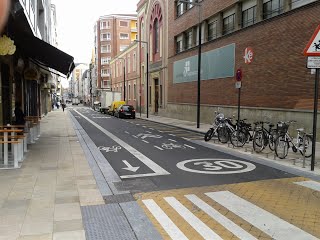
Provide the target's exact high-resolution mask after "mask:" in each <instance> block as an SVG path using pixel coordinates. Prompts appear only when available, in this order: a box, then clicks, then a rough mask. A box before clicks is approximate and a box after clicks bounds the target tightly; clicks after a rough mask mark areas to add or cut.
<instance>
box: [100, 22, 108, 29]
mask: <svg viewBox="0 0 320 240" xmlns="http://www.w3.org/2000/svg"><path fill="white" fill-rule="evenodd" d="M108 28H110V22H109V21H102V22H100V29H108Z"/></svg>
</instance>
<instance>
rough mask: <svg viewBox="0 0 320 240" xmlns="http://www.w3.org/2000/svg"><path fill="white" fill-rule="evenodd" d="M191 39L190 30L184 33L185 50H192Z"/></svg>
mask: <svg viewBox="0 0 320 240" xmlns="http://www.w3.org/2000/svg"><path fill="white" fill-rule="evenodd" d="M192 38H193V33H192V29H191V30H189V31H187V32H186V33H185V49H189V48H192Z"/></svg>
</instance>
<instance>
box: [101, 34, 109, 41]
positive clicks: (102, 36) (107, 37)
mask: <svg viewBox="0 0 320 240" xmlns="http://www.w3.org/2000/svg"><path fill="white" fill-rule="evenodd" d="M100 39H101V41H107V40H111V33H101V38H100Z"/></svg>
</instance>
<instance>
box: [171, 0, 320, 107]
mask: <svg viewBox="0 0 320 240" xmlns="http://www.w3.org/2000/svg"><path fill="white" fill-rule="evenodd" d="M204 2H212V4H213V3H214V2H216V1H204ZM220 2H222V1H220ZM223 2H233V1H223ZM213 5H214V4H213ZM212 7H213V8H214V6H212ZM169 9H170V8H169ZM205 9H206V11H207V12H208V11H209V9H207V8H205ZM170 11H172V10H170ZM190 14H191V11H190ZM194 14H197V11H194ZM172 15H173V14H169V22H170V20H171V21H174V19H170V18H172ZM319 16H320V3H319V2H317V3H315V4H311V5H309V6H305V7H302V8H300V9H296V10H292V11H290V12H288V13H285V14H283V15H281V16H277V17H274V18H272V19H269V20H266V21H263V22H260V23H258V24H255V25H254V26H251V27H248V28H247V29H242V30H239V31H236V32H234V33H232V34H229V35H227V36H224V37H222V38H219V39H217V40H215V41H213V42H211V43H207V44H204V45H203V48H202V52H205V51H210V50H212V49H216V48H219V47H221V46H225V45H228V44H231V43H235V46H236V55H235V57H236V59H235V62H236V64H235V67H236V69H237V68H238V67H240V66H241V67H242V70H243V81H242V83H243V87H242V89H241V105H243V106H248V107H266V108H289V109H294V108H300V106H301V102H304V101H309V100H313V92H314V75H311V74H310V70H308V69H306V57H304V56H303V55H302V51H303V49H304V47H305V46H306V44H307V42H308V41H309V39H310V37H311V36H312V33H313V31H314V30H315V28H316V27H317V25H318V24H319ZM191 19H192V17H190V16H189V17H184V15H183V16H181V17H180V18H178V19H177V20H176V21H174V22H179V24H180V25H183V26H185V28H184V29H187V28H188V24H189V22H190V21H191ZM170 26H175V24H169V55H170V56H172V57H171V58H170V59H169V96H168V101H169V102H171V103H192V104H195V103H196V98H197V82H191V83H179V84H173V81H172V78H173V63H174V61H177V60H180V59H184V58H187V57H190V56H193V55H197V48H196V49H194V50H190V51H187V52H184V53H181V54H178V55H176V56H175V55H174V35H176V33H180V32H183V27H182V26H175V27H174V28H171V27H170ZM190 26H191V25H190ZM249 46H250V47H251V48H253V51H254V60H253V63H251V64H250V65H247V64H245V63H244V59H243V55H244V50H245V48H246V47H249ZM236 69H235V70H236ZM234 84H235V80H234V79H233V78H224V79H214V80H205V81H201V103H202V104H212V105H216V104H217V105H237V99H238V98H237V97H238V95H237V92H238V91H237V90H236V89H235V87H234ZM302 108H303V107H302Z"/></svg>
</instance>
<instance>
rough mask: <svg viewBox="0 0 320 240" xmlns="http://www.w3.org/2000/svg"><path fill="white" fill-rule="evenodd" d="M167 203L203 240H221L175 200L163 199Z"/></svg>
mask: <svg viewBox="0 0 320 240" xmlns="http://www.w3.org/2000/svg"><path fill="white" fill-rule="evenodd" d="M164 200H166V202H167V203H169V205H170V206H171V207H173V208H174V210H176V211H177V213H179V215H180V216H181V217H183V218H184V220H186V221H187V222H188V223H189V224H190V225H191V226H192V227H193V228H194V229H195V230H196V231H197V232H198V233H199V234H200V235H201V236H202V237H203V238H204V239H212V240H213V239H221V240H222V238H221V237H220V236H219V235H217V234H216V233H215V232H214V231H212V229H210V228H209V227H208V226H207V225H206V224H204V223H203V222H202V221H201V220H200V219H199V218H197V217H196V216H195V215H194V214H193V213H192V212H190V211H189V209H188V208H186V207H185V206H183V205H182V204H181V203H180V202H179V201H178V200H177V199H176V198H174V197H165V198H164Z"/></svg>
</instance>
